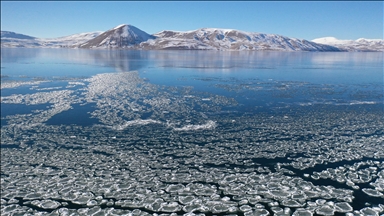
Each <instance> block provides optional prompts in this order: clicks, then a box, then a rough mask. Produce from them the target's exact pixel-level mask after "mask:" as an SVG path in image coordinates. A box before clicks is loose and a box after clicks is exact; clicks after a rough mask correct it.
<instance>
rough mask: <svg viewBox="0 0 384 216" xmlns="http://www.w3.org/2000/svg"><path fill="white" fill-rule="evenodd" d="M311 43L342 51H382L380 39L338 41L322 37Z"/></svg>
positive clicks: (383, 49)
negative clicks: (329, 46)
mask: <svg viewBox="0 0 384 216" xmlns="http://www.w3.org/2000/svg"><path fill="white" fill-rule="evenodd" d="M312 42H315V43H318V44H326V45H331V46H334V47H337V48H339V49H340V50H343V51H359V52H362V51H384V40H381V39H365V38H360V39H357V40H339V39H337V38H335V37H323V38H317V39H314V40H312Z"/></svg>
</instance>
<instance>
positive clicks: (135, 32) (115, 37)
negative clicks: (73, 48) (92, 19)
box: [79, 24, 155, 48]
mask: <svg viewBox="0 0 384 216" xmlns="http://www.w3.org/2000/svg"><path fill="white" fill-rule="evenodd" d="M154 38H155V37H154V36H152V35H149V34H148V33H146V32H144V31H142V30H140V29H138V28H136V27H135V26H132V25H126V24H123V25H119V26H117V27H115V28H113V29H110V30H108V31H106V32H104V33H102V34H100V35H99V36H97V37H95V38H93V39H91V40H89V41H87V42H85V43H83V44H81V45H79V48H132V47H134V46H135V45H137V44H140V43H141V42H144V41H147V40H149V39H154Z"/></svg>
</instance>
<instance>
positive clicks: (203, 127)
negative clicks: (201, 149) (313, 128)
mask: <svg viewBox="0 0 384 216" xmlns="http://www.w3.org/2000/svg"><path fill="white" fill-rule="evenodd" d="M215 127H216V122H214V121H212V120H209V121H208V122H207V123H205V124H202V125H186V126H184V127H181V128H173V129H174V130H175V131H189V130H206V129H214V128H215Z"/></svg>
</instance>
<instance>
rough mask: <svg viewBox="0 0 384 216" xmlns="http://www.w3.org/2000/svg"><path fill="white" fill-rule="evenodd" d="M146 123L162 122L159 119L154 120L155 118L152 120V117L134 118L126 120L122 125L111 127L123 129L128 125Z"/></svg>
mask: <svg viewBox="0 0 384 216" xmlns="http://www.w3.org/2000/svg"><path fill="white" fill-rule="evenodd" d="M147 124H162V123H161V122H160V121H156V120H153V119H145V120H143V119H136V120H132V121H127V122H126V123H125V124H123V125H117V126H113V127H112V128H113V129H115V130H124V129H125V128H127V127H129V126H133V125H147Z"/></svg>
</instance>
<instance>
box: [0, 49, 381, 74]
mask: <svg viewBox="0 0 384 216" xmlns="http://www.w3.org/2000/svg"><path fill="white" fill-rule="evenodd" d="M13 62H18V63H19V64H20V63H29V64H30V63H43V64H47V63H51V64H72V65H77V64H80V65H91V66H97V67H100V66H102V67H106V68H109V69H107V70H109V72H111V70H110V69H112V71H118V72H122V71H132V70H141V69H143V68H192V69H196V70H199V71H207V72H212V69H214V70H215V71H227V72H230V71H233V70H235V69H239V68H247V69H279V68H292V69H332V68H340V66H345V65H355V66H362V67H380V68H382V67H383V66H382V62H383V53H346V52H345V53H342V52H334V53H333V52H328V53H324V52H321V53H315V52H273V51H270V52H269V51H263V52H253V51H227V52H226V51H196V50H181V51H180V50H178V51H175V50H153V51H148V50H115V49H103V50H87V49H26V48H3V49H1V63H13ZM7 66H9V65H7ZM4 67H5V66H4ZM39 69H40V68H39ZM51 69H52V68H50V69H49V70H51ZM41 70H44V68H41ZM47 70H48V69H47ZM47 72H48V71H47Z"/></svg>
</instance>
